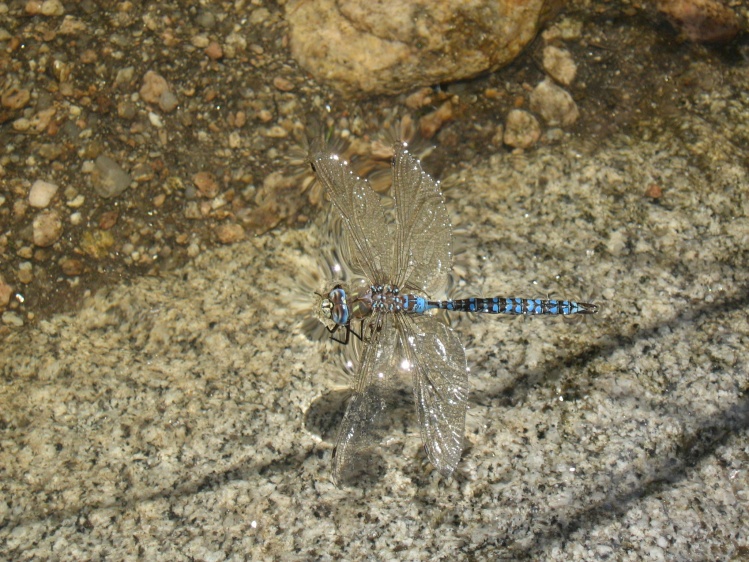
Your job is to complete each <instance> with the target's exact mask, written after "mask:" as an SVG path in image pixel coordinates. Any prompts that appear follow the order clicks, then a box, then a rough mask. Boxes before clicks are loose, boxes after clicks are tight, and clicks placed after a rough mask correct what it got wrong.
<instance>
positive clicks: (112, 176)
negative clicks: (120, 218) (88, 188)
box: [91, 154, 131, 199]
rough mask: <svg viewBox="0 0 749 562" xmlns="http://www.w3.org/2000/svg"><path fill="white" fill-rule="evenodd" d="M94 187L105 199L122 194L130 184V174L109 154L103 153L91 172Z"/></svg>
mask: <svg viewBox="0 0 749 562" xmlns="http://www.w3.org/2000/svg"><path fill="white" fill-rule="evenodd" d="M91 179H92V181H93V184H94V189H95V190H96V193H98V194H99V195H100V196H101V197H104V198H105V199H107V198H109V197H115V196H117V195H119V194H121V193H122V192H123V191H125V190H126V189H127V188H128V187H129V186H130V181H131V179H130V175H129V174H128V173H127V172H125V171H124V170H123V169H122V168H120V165H119V164H117V162H115V161H114V160H112V159H111V158H110V157H109V156H106V155H105V154H101V155H100V156H99V157H98V158H97V159H96V162H95V166H94V171H93V173H92V174H91Z"/></svg>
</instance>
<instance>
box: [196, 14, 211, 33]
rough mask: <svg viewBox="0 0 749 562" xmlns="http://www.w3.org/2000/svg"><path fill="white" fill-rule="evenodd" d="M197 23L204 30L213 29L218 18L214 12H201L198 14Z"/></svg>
mask: <svg viewBox="0 0 749 562" xmlns="http://www.w3.org/2000/svg"><path fill="white" fill-rule="evenodd" d="M195 21H196V22H197V23H198V25H199V26H200V27H202V28H204V29H211V28H212V27H213V26H214V25H216V16H214V15H213V12H200V14H198V17H197V18H195Z"/></svg>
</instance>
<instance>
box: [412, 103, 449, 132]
mask: <svg viewBox="0 0 749 562" xmlns="http://www.w3.org/2000/svg"><path fill="white" fill-rule="evenodd" d="M452 118H453V105H452V103H451V102H449V101H446V102H445V103H443V104H442V105H441V106H439V108H437V109H436V110H434V111H432V112H431V113H427V114H426V115H424V116H423V117H422V118H421V119H419V130H420V131H421V136H422V137H423V138H425V139H427V140H428V139H431V138H432V137H433V136H434V135H436V134H437V131H439V130H440V129H441V128H442V125H444V124H445V123H446V122H447V121H450V120H451V119H452Z"/></svg>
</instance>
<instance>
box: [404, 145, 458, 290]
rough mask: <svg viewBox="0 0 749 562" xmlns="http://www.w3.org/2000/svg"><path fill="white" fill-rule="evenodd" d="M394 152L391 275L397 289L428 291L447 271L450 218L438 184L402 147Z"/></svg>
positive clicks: (448, 265) (448, 267)
mask: <svg viewBox="0 0 749 562" xmlns="http://www.w3.org/2000/svg"><path fill="white" fill-rule="evenodd" d="M394 148H395V156H394V158H393V188H392V194H393V197H394V198H395V208H396V232H395V241H396V248H395V251H394V253H393V262H394V263H393V264H391V271H390V273H391V274H392V276H393V278H394V279H393V282H394V283H395V284H396V286H398V287H406V286H407V287H412V288H415V289H420V290H422V291H428V289H429V287H430V285H431V281H432V280H434V279H438V278H440V277H441V276H443V275H444V274H445V273H447V271H449V269H450V259H451V254H450V245H451V242H450V236H451V232H450V218H449V217H448V214H447V209H446V208H445V203H444V201H443V198H442V192H441V191H440V189H439V187H438V185H437V182H435V181H434V179H432V177H431V176H429V174H427V173H426V172H424V171H423V170H422V169H421V163H420V162H419V160H418V159H417V158H416V157H415V156H413V155H412V154H411V153H410V152H408V149H407V148H406V147H405V145H403V144H402V143H397V144H396V146H395V147H394Z"/></svg>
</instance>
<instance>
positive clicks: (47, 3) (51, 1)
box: [41, 0, 65, 16]
mask: <svg viewBox="0 0 749 562" xmlns="http://www.w3.org/2000/svg"><path fill="white" fill-rule="evenodd" d="M41 13H42V15H43V16H61V15H63V14H64V13H65V8H64V7H63V5H62V2H60V0H44V2H42V7H41Z"/></svg>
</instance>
